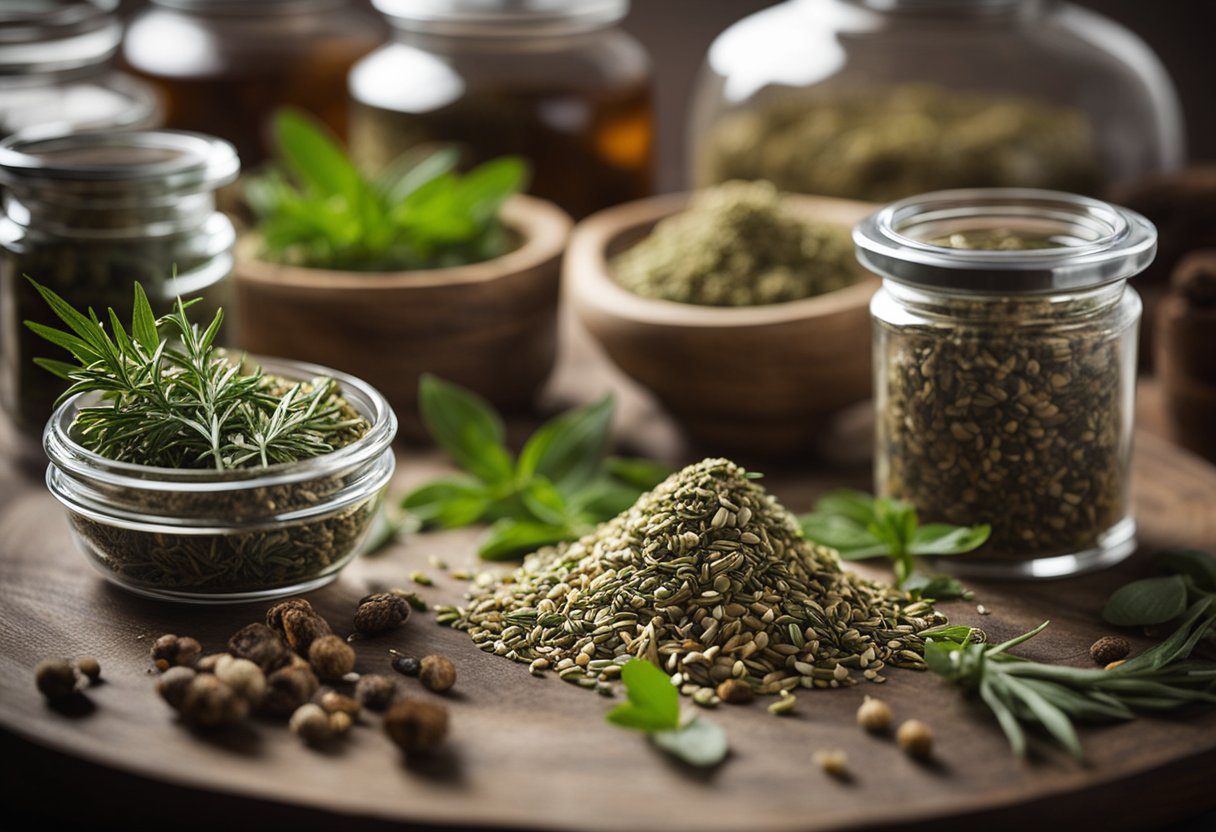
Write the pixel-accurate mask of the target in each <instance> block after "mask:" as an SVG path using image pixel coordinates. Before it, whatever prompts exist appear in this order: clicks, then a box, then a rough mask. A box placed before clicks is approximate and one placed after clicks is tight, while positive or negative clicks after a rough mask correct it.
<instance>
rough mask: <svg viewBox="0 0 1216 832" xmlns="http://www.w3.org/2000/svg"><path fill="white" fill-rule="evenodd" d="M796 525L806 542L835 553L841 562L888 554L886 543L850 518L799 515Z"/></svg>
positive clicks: (819, 512) (832, 515)
mask: <svg viewBox="0 0 1216 832" xmlns="http://www.w3.org/2000/svg"><path fill="white" fill-rule="evenodd" d="M798 523H799V525H800V526H801V527H802V534H803V536H804V537H805V538H806V539H807V540H810V541H812V542H814V543H818V544H820V545H823V546H828V547H830V548H832V549H835V550H836V551H837V552H839V553H840V556H841V557H842V558H844V559H845V560H864V559H865V558H875V557H883V556H885V555H888V554H889V553H890V549H889V547H888V546H887V544H886V543H884V542H882V541H881V540H879V539H878V538H877V537H875V536H874V534H873V533H872V532H871V531H870V530H869V529H867V528H866V527H865V526H861V525H859V524H858V523H857V521H855V520H853V519H852V518H851V517H846V516H844V515H838V514H829V513H827V512H822V511H817V512H813V513H811V514H804V515H802V516H801V517H799V518H798Z"/></svg>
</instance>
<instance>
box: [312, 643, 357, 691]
mask: <svg viewBox="0 0 1216 832" xmlns="http://www.w3.org/2000/svg"><path fill="white" fill-rule="evenodd" d="M308 663H309V664H311V665H312V669H313V672H315V673H316V674H317V675H318V676H319V677H321V678H322V679H325V680H326V681H329V682H332V681H335V680H337V679H341V678H342V677H343V676H345V675H346V674H347V673H350V672H351V671H352V670H354V669H355V651H354V649H353V648H352V647H351V646H350V645H349V644H347V643H346V642H345V641H343V640H342V638H341V637H340V636H335V635H328V636H321V637H320V638H318V639H316V640H314V641H313V642H312V646H311V647H309V648H308Z"/></svg>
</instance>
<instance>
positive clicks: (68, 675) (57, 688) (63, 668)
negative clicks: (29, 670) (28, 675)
mask: <svg viewBox="0 0 1216 832" xmlns="http://www.w3.org/2000/svg"><path fill="white" fill-rule="evenodd" d="M34 684H35V685H37V686H38V692H39V693H41V694H42V695H43V696H45V697H46V698H47V699H49V700H51V701H52V702H54V701H56V700H60V699H67V698H68V697H69V696H72V695H73V694H75V693H76V668H75V667H73V666H72V663H71V662H70V661H68V660H67V659H47V660H46V661H43V662H39V663H38V666H37V667H36V668H34Z"/></svg>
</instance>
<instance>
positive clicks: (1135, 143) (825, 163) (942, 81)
mask: <svg viewBox="0 0 1216 832" xmlns="http://www.w3.org/2000/svg"><path fill="white" fill-rule="evenodd" d="M689 139H690V144H691V150H692V159H693V165H694V178H695V180H696V181H697V183H698V184H700V185H705V184H710V183H714V182H719V181H723V180H726V179H734V178H742V179H769V180H771V181H772V182H774V183H775V184H776V185H777V186H778V187H780V188H782V189H784V190H790V191H802V192H805V193H814V194H821V195H829V196H841V197H851V198H855V199H867V200H874V201H879V202H886V201H888V200H892V199H898V198H900V197H905V196H910V195H912V194H916V193H923V192H925V191H931V190H938V189H944V188H960V187H1034V188H1051V189H1056V190H1067V191H1074V192H1080V193H1087V194H1099V193H1101V192H1102V191H1103V190H1104V189H1105V187H1106V186H1107V185H1110V184H1112V183H1117V182H1122V181H1125V180H1129V179H1132V178H1134V177H1136V176H1138V175H1140V174H1144V173H1147V172H1152V171H1158V170H1162V169H1168V168H1173V167H1176V166H1178V165H1179V164H1180V163H1181V161H1182V159H1183V132H1182V120H1181V115H1180V110H1179V105H1178V100H1177V96H1176V94H1175V92H1174V88H1173V86H1172V84H1171V83H1170V80H1169V78H1168V77H1167V75H1166V73H1165V70H1164V68H1163V67H1162V66H1161V63H1160V62H1159V61H1158V60H1157V58H1156V56H1155V55H1154V54H1153V53H1152V51H1151V50H1150V49H1149V48H1148V46H1147V45H1146V44H1144V43H1143V42H1142V41H1141V40H1140V39H1139V38H1137V37H1136V36H1135V35H1133V34H1132V33H1131V32H1129V31H1127V30H1126V29H1123V28H1122V27H1120V26H1119V25H1117V24H1116V23H1114V22H1113V21H1111V20H1108V19H1107V18H1105V17H1102V16H1101V15H1099V14H1096V13H1094V12H1091V11H1088V10H1085V9H1082V8H1080V7H1077V6H1074V5H1071V4H1068V3H1063V2H1057V0H787V2H785V3H781V4H779V5H777V6H774V7H772V8H769V9H766V10H764V11H761V12H759V13H757V14H754V15H752V16H750V17H747V18H745V19H743V20H741V21H739V22H738V23H736V24H735V25H733V26H731V27H730V28H729V29H727V30H726V31H725V32H723V33H722V34H721V35H720V36H719V37H718V38H717V40H715V41H714V43H713V45H712V46H711V47H710V49H709V52H708V55H707V57H706V62H705V65H704V67H703V69H702V74H701V79H700V82H699V86H698V89H697V91H696V93H695V95H694V99H693V106H692V116H691V129H690V133H689Z"/></svg>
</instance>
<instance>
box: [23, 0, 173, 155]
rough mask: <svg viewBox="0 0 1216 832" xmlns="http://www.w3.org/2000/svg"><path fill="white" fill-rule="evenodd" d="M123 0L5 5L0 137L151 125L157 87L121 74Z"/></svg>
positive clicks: (29, 0) (29, 1) (41, 0)
mask: <svg viewBox="0 0 1216 832" xmlns="http://www.w3.org/2000/svg"><path fill="white" fill-rule="evenodd" d="M117 5H118V0H14V2H9V3H4V4H0V138H4V137H5V136H9V135H11V134H13V133H16V132H17V131H19V130H25V129H29V128H46V127H49V126H52V125H55V126H58V127H60V128H61V129H75V130H92V129H103V128H114V127H150V126H153V124H154V122H155V121H156V119H157V117H158V110H157V104H156V96H155V94H154V93H153V92H152V90H151V89H150V88H149V87H148V86H147V85H146V84H142V83H140V82H138V81H136V80H135V79H133V78H131V77H130V76H129V75H125V74H123V73H121V72H118V71H116V70H115V69H114V68H113V66H112V58H113V57H114V53H115V52H116V51H117V49H118V44H119V41H120V40H121V38H122V27H121V25H120V24H119V22H118V20H117V18H116V17H115V16H114V10H115V8H116V7H117Z"/></svg>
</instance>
